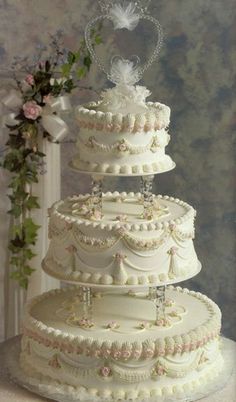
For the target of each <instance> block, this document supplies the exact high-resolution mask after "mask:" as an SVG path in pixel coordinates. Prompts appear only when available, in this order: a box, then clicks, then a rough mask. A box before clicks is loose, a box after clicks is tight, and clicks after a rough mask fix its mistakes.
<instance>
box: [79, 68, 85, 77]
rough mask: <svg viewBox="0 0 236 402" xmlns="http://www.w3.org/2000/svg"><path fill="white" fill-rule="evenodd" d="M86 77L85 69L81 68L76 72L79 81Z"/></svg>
mask: <svg viewBox="0 0 236 402" xmlns="http://www.w3.org/2000/svg"><path fill="white" fill-rule="evenodd" d="M85 75H86V69H85V68H84V67H81V68H79V69H78V70H77V76H78V78H79V79H81V78H83V77H84V76H85Z"/></svg>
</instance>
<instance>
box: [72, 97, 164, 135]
mask: <svg viewBox="0 0 236 402" xmlns="http://www.w3.org/2000/svg"><path fill="white" fill-rule="evenodd" d="M100 104H101V101H100V102H91V103H88V104H86V105H82V106H79V107H78V108H77V110H76V118H77V120H78V123H79V125H80V127H83V128H87V129H89V130H97V131H104V130H106V131H108V132H115V133H117V132H130V133H137V132H148V131H151V130H155V131H158V130H161V129H162V128H166V127H168V125H169V124H170V108H169V107H168V106H166V105H164V104H162V103H159V102H147V104H146V105H147V107H148V110H147V113H142V114H128V115H126V116H124V115H122V114H121V113H116V114H113V113H111V112H102V111H98V110H96V108H98V107H99V105H100Z"/></svg>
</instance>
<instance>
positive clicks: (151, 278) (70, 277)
mask: <svg viewBox="0 0 236 402" xmlns="http://www.w3.org/2000/svg"><path fill="white" fill-rule="evenodd" d="M197 262H198V264H197V268H196V269H195V270H194V271H193V272H192V271H190V268H191V270H192V266H191V267H189V268H188V267H186V268H185V272H186V273H185V274H184V273H182V274H181V276H180V277H177V276H175V277H174V278H171V279H170V278H169V277H168V274H165V273H161V274H159V275H155V274H150V275H147V274H145V273H143V274H142V275H139V276H138V275H130V276H129V277H128V279H127V280H126V282H125V283H122V284H121V283H120V284H117V283H116V280H115V278H114V277H113V276H112V275H108V274H100V273H97V274H93V273H89V272H81V271H75V272H73V271H71V272H65V268H64V267H63V266H62V265H59V264H58V263H57V262H56V261H54V260H51V259H50V260H47V259H46V258H44V260H43V261H42V264H41V266H42V268H43V270H44V272H45V273H46V274H48V275H49V276H52V277H54V278H56V279H59V280H63V281H68V282H73V283H76V282H78V283H82V284H86V285H89V286H93V285H99V286H101V287H102V286H103V285H105V286H107V285H109V286H111V287H114V288H115V287H120V286H121V285H122V286H123V287H125V286H127V287H128V286H145V285H146V286H148V285H151V286H163V285H165V284H166V283H176V281H178V282H182V281H184V280H187V279H190V278H192V277H193V276H195V275H197V274H198V273H199V272H200V271H201V267H202V265H201V263H200V261H197ZM52 265H54V267H55V269H54V270H52V269H51V268H50V267H51V266H52ZM61 268H62V269H63V270H64V271H63V273H61Z"/></svg>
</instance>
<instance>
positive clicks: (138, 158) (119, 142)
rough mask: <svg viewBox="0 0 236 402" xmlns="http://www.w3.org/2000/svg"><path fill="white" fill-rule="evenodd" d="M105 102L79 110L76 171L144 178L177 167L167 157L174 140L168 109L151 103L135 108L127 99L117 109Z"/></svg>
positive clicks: (81, 107) (74, 164)
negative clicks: (106, 104)
mask: <svg viewBox="0 0 236 402" xmlns="http://www.w3.org/2000/svg"><path fill="white" fill-rule="evenodd" d="M122 99H124V98H122ZM103 103H104V102H103V101H100V102H97V103H95V102H93V103H90V104H88V105H85V106H80V107H78V109H77V112H76V114H77V120H78V123H79V127H80V132H79V136H78V141H77V154H76V156H75V157H74V159H73V161H72V166H73V167H74V168H76V169H77V170H79V171H81V172H85V173H91V174H96V173H98V174H103V175H115V176H139V175H142V176H143V175H148V174H157V173H162V172H166V171H169V170H171V169H173V168H174V167H175V163H174V162H173V161H172V159H171V158H170V157H169V156H168V155H166V154H165V147H166V146H167V145H168V143H169V140H170V136H169V134H168V130H167V128H168V126H169V123H170V108H169V107H168V106H165V105H163V104H161V103H152V102H147V103H144V106H143V107H142V108H141V107H139V108H138V107H131V100H130V104H127V102H125V99H124V102H123V106H120V107H119V108H117V110H116V108H115V107H114V104H113V105H109V106H107V107H104V106H103ZM135 110H137V112H136V113H135ZM131 111H132V112H131Z"/></svg>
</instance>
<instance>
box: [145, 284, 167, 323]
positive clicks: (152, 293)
mask: <svg viewBox="0 0 236 402" xmlns="http://www.w3.org/2000/svg"><path fill="white" fill-rule="evenodd" d="M165 290H166V288H165V286H151V287H149V299H150V300H152V301H153V302H154V303H155V306H156V323H159V322H162V321H163V322H164V321H165Z"/></svg>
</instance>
